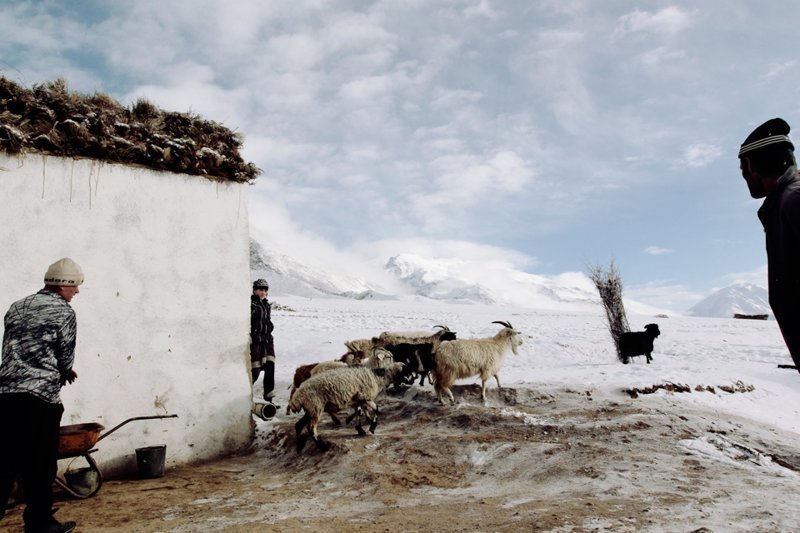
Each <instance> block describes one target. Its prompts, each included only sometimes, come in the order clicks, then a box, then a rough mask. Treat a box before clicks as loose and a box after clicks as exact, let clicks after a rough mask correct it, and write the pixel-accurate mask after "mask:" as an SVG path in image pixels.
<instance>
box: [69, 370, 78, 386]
mask: <svg viewBox="0 0 800 533" xmlns="http://www.w3.org/2000/svg"><path fill="white" fill-rule="evenodd" d="M76 379H78V373H77V372H75V371H74V370H72V369H71V368H70V370H69V374H67V383H69V384H70V385H71V384H72V383H74V382H75V380H76Z"/></svg>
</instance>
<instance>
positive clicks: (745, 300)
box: [687, 283, 772, 318]
mask: <svg viewBox="0 0 800 533" xmlns="http://www.w3.org/2000/svg"><path fill="white" fill-rule="evenodd" d="M737 313H738V314H744V315H760V314H769V315H770V316H772V311H771V309H770V307H769V297H768V294H767V289H765V288H764V287H761V286H759V285H754V284H752V283H735V284H733V285H730V286H728V287H725V288H724V289H720V290H718V291H716V292H714V293H712V294H711V295H710V296H708V297H707V298H705V299H704V300H701V301H700V302H698V303H697V304H695V305H694V306H692V308H691V309H689V311H688V312H687V314H688V315H690V316H704V317H718V318H731V317H732V316H733V315H734V314H737Z"/></svg>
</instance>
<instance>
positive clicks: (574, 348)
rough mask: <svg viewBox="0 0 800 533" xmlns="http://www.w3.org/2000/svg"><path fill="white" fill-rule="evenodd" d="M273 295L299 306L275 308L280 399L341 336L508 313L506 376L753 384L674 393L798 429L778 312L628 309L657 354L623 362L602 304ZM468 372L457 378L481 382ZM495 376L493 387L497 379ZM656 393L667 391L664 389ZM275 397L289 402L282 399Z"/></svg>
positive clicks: (616, 383)
mask: <svg viewBox="0 0 800 533" xmlns="http://www.w3.org/2000/svg"><path fill="white" fill-rule="evenodd" d="M272 301H273V302H274V303H277V304H280V305H282V306H287V307H289V308H291V309H293V311H281V310H276V311H273V322H274V323H275V345H276V353H277V355H278V362H277V367H276V381H278V382H280V383H279V385H277V386H276V388H277V389H278V394H279V396H278V397H279V398H281V394H282V395H283V397H284V398H285V397H286V395H287V391H286V390H285V389H286V387H287V386H288V383H289V382H290V381H291V378H292V375H293V373H294V369H295V368H296V367H297V366H298V365H300V364H303V363H310V362H315V361H322V360H327V359H335V358H337V357H338V356H340V355H341V354H342V353H344V351H345V348H344V344H343V343H344V341H346V340H351V339H358V338H368V337H372V336H374V335H378V334H379V333H380V332H382V331H386V330H394V331H409V330H413V331H426V330H430V331H433V327H434V326H435V325H439V324H441V325H446V326H448V327H449V328H450V329H451V330H453V331H455V332H457V334H458V336H459V338H471V337H483V336H491V335H494V334H495V333H496V332H497V331H498V330H499V328H500V326H498V325H497V324H492V321H494V320H507V321H510V322H511V324H512V325H513V326H514V327H515V328H516V329H518V330H520V331H522V332H523V334H524V342H525V344H524V345H523V346H522V347H521V350H520V354H519V355H518V356H514V355H509V356H508V357H507V358H506V360H505V362H504V365H503V369H502V371H501V373H500V379H501V384H503V385H504V386H506V385H507V386H515V387H527V388H533V389H535V388H537V387H553V386H559V387H572V388H578V389H581V390H597V391H606V392H613V393H620V394H622V393H621V391H622V390H623V389H626V388H631V387H637V388H644V387H649V386H651V385H654V384H661V383H666V382H671V383H676V384H685V385H689V386H690V387H691V388H692V389H694V388H695V387H696V386H698V385H700V386H703V387H705V386H709V385H710V386H713V387H719V386H721V385H722V386H734V385H735V384H736V383H737V382H739V381H741V382H742V383H743V384H745V385H752V386H753V387H754V390H753V391H751V392H747V393H735V394H728V393H724V392H722V391H719V390H717V393H716V394H713V393H710V392H692V393H691V394H675V397H676V398H677V399H679V400H680V401H683V402H687V403H689V404H694V405H700V406H706V407H709V408H711V409H715V410H719V411H721V412H727V413H732V414H736V415H738V416H743V417H749V418H752V419H754V420H757V421H760V422H763V423H766V424H768V425H771V426H774V427H776V428H780V429H784V430H788V431H793V432H798V433H800V373H798V372H797V371H794V370H786V369H778V368H777V366H778V365H779V364H792V360H791V358H790V357H789V354H788V352H787V350H786V347H785V345H784V344H783V339H782V338H781V335H780V331H779V329H778V326H777V323H776V322H775V321H773V320H769V321H761V320H736V319H733V318H730V319H720V318H697V317H683V316H671V317H656V316H640V315H629V316H628V321H629V323H630V326H631V329H632V330H634V331H638V330H642V329H644V326H645V325H646V324H649V323H653V322H654V323H657V324H658V325H659V328H660V330H661V336H660V337H658V338H657V339H656V340H655V350H654V352H653V363H652V364H650V365H648V364H646V363H645V359H644V357H637V358H634V359H633V363H631V364H629V365H622V364H621V363H620V362H619V361H618V360H617V358H616V355H615V352H614V346H613V343H612V340H611V336H610V334H609V332H608V328H607V327H606V324H605V319H604V314H603V310H602V308H601V307H600V305H599V304H598V307H597V311H596V312H563V311H545V310H532V309H522V308H511V307H494V306H483V305H458V304H448V303H441V302H434V301H431V300H420V301H357V300H344V299H322V298H316V299H305V298H298V297H294V296H280V295H278V296H274V297H273V298H272ZM475 382H478V383H479V380H477V378H476V379H475V380H463V381H461V382H459V383H475ZM494 386H495V383H494V381H492V382H491V383H490V387H494ZM658 394H668V393H665V392H663V391H660V392H659V393H658ZM279 403H282V404H283V405H286V404H285V400H284V399H281V400H280V402H279Z"/></svg>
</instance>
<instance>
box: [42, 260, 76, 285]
mask: <svg viewBox="0 0 800 533" xmlns="http://www.w3.org/2000/svg"><path fill="white" fill-rule="evenodd" d="M44 283H45V285H72V286H74V285H80V284H81V283H83V270H81V267H80V266H78V263H76V262H75V261H73V260H72V259H70V258H69V257H65V258H63V259H59V260H58V261H56V262H55V263H53V264H52V265H50V266H49V267H48V269H47V272H46V273H45V275H44Z"/></svg>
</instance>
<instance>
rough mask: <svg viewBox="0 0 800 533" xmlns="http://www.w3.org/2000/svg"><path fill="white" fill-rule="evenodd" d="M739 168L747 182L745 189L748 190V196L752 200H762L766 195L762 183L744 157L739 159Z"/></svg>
mask: <svg viewBox="0 0 800 533" xmlns="http://www.w3.org/2000/svg"><path fill="white" fill-rule="evenodd" d="M739 168H740V169H741V170H742V177H743V178H744V181H746V182H747V188H748V189H749V190H750V196H752V197H753V198H764V197H765V196H766V195H767V191H766V189H764V182H763V181H762V180H761V177H760V176H759V175H758V173H757V172H754V171H753V167H752V165H751V164H750V160H749V159H747V158H746V157H743V158H741V159H739Z"/></svg>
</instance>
